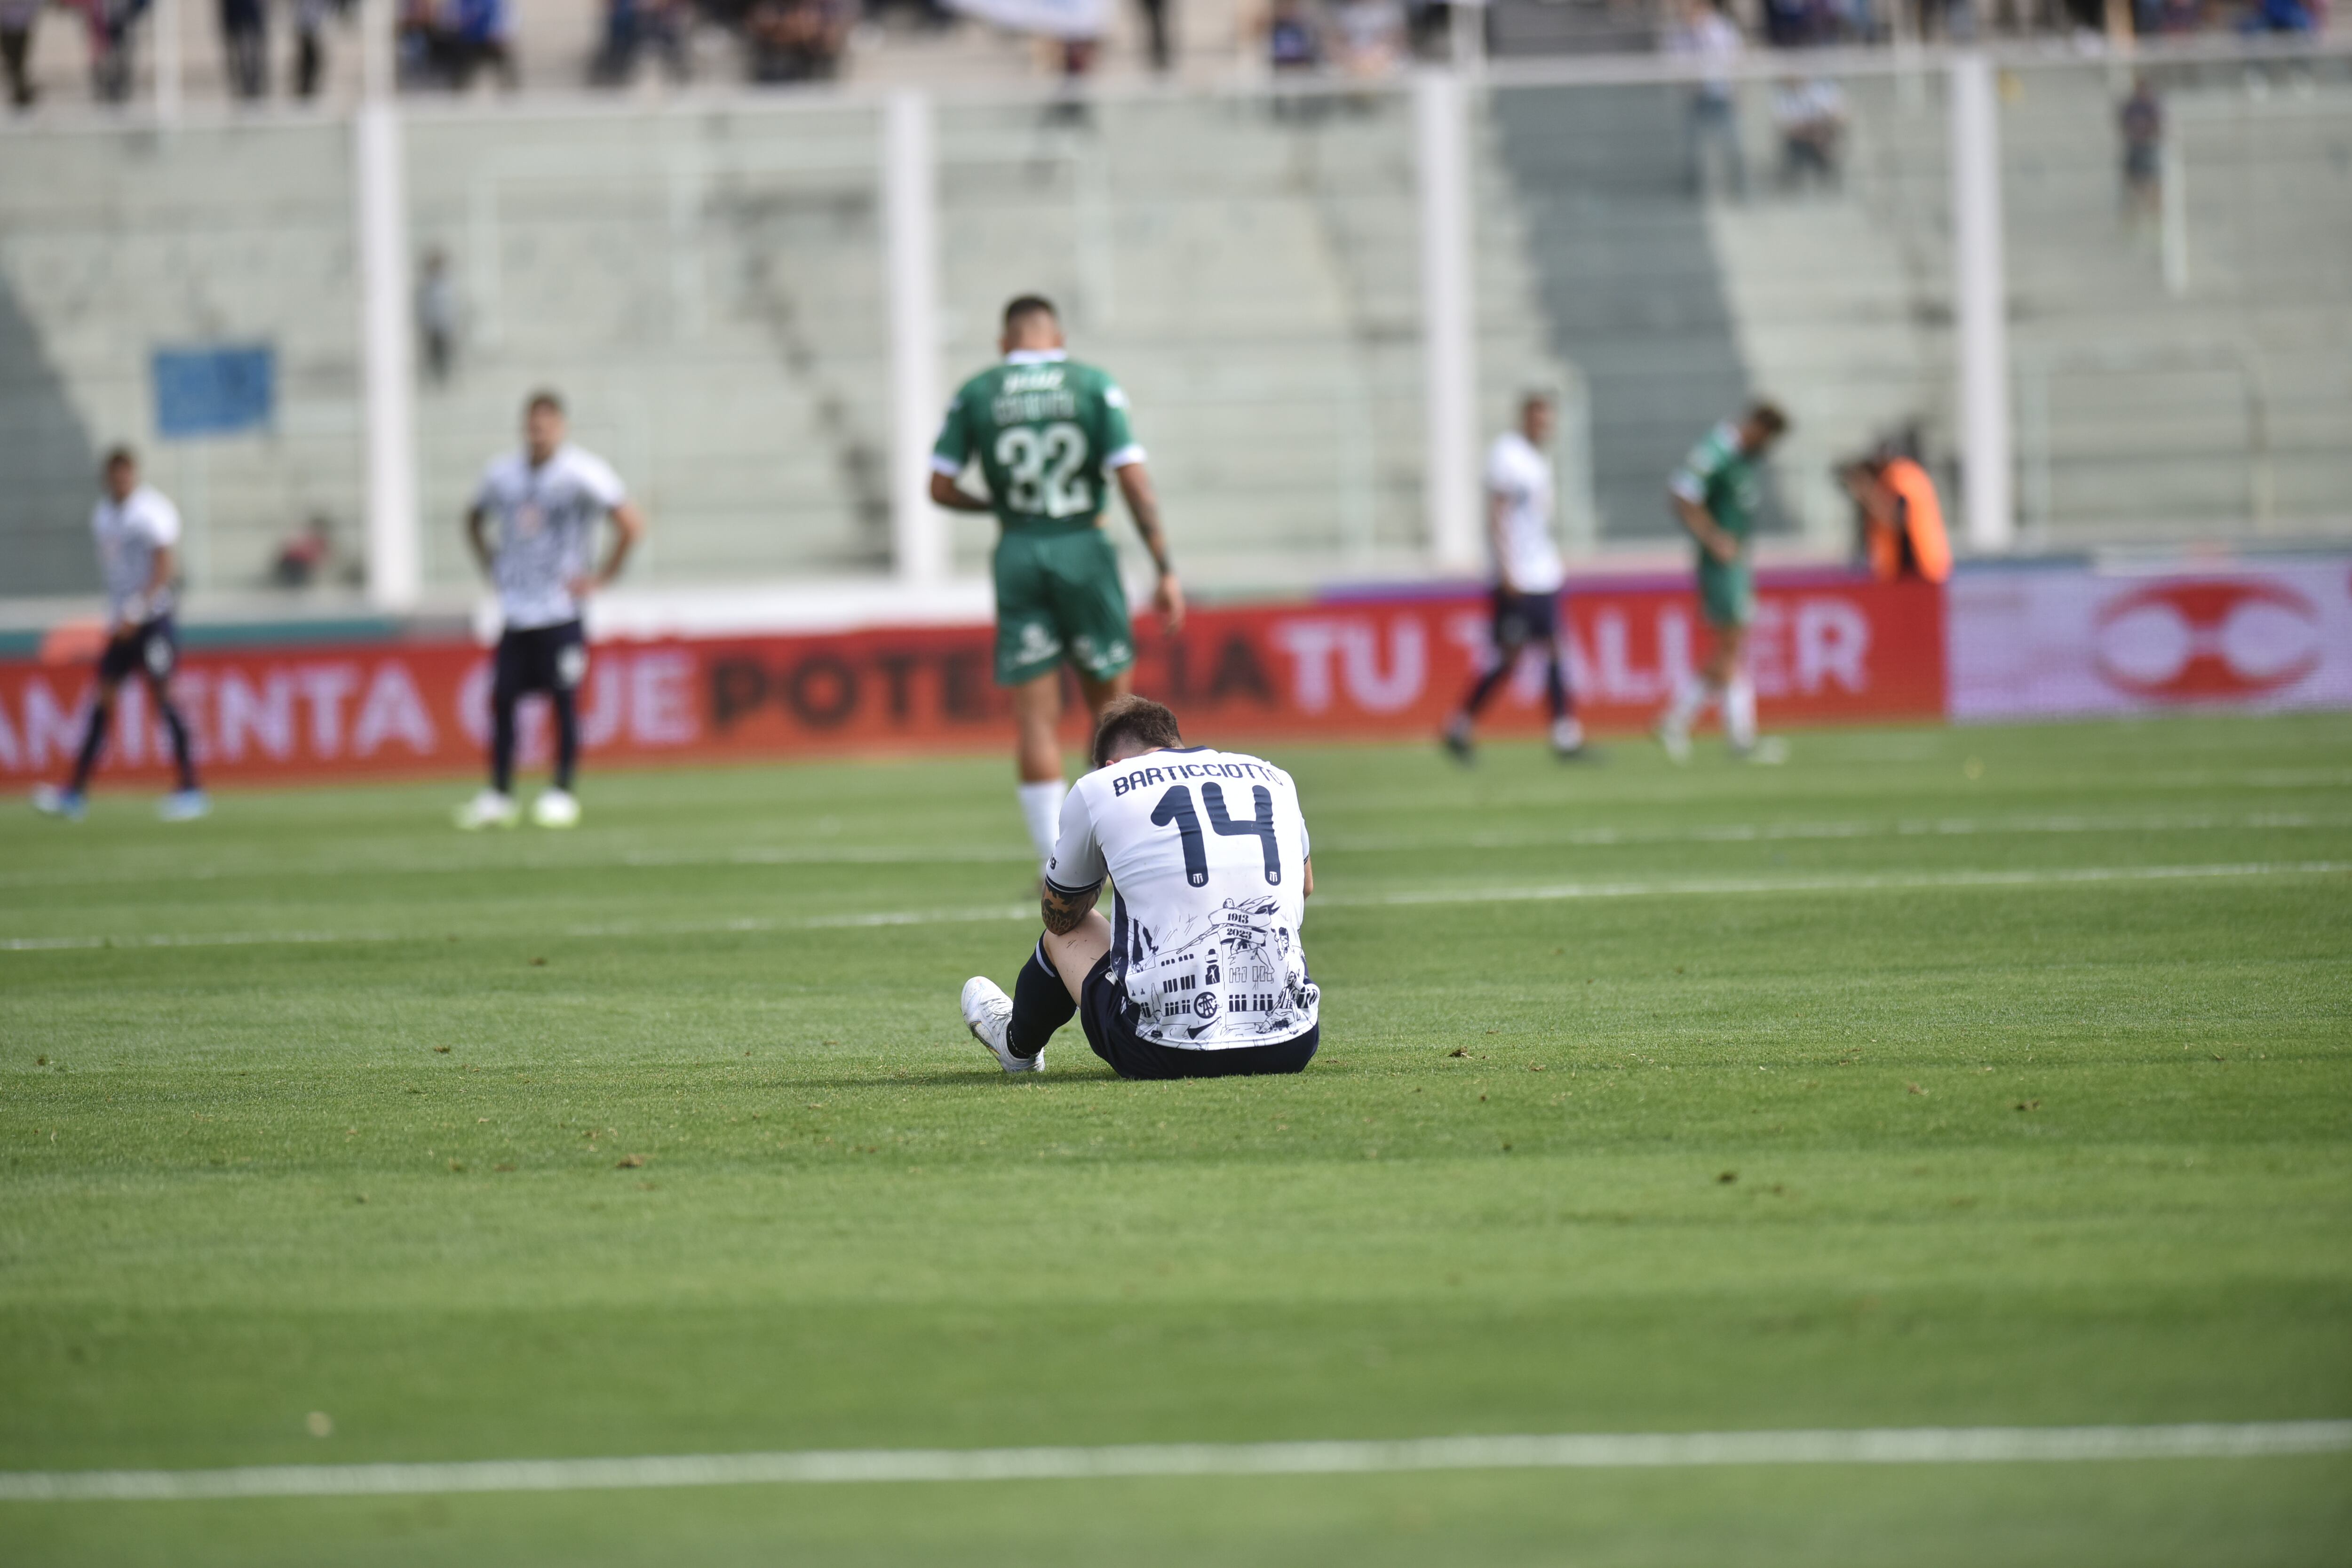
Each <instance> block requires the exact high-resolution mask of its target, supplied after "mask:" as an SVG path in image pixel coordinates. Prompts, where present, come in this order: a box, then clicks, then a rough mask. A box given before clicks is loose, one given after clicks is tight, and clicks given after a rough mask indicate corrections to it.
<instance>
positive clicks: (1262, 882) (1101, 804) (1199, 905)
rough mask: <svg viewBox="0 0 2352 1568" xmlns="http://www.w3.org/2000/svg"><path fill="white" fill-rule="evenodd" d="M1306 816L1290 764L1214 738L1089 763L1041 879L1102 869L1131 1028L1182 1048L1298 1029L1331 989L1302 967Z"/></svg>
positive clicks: (1085, 883) (1220, 1045) (1084, 882)
mask: <svg viewBox="0 0 2352 1568" xmlns="http://www.w3.org/2000/svg"><path fill="white" fill-rule="evenodd" d="M1106 874H1108V876H1109V878H1110V879H1111V881H1112V882H1113V883H1114V884H1115V885H1116V887H1117V889H1118V896H1117V898H1116V900H1114V902H1113V906H1112V915H1111V969H1110V979H1111V982H1112V984H1115V985H1117V986H1118V987H1120V988H1121V989H1122V990H1123V991H1124V992H1125V993H1126V997H1127V1005H1128V1007H1129V1008H1130V1009H1132V1012H1133V1024H1134V1028H1135V1032H1136V1033H1137V1034H1138V1035H1139V1036H1140V1037H1143V1038H1144V1039H1147V1040H1150V1041H1151V1042H1153V1043H1154V1044H1157V1045H1161V1046H1169V1047H1175V1048H1177V1049H1180V1050H1202V1051H1213V1050H1230V1049H1232V1048H1234V1047H1237V1046H1270V1045H1276V1044H1279V1043H1280V1042H1282V1041H1284V1040H1289V1039H1295V1038H1297V1037H1298V1036H1300V1035H1303V1034H1305V1033H1306V1032H1307V1030H1308V1029H1311V1028H1313V1027H1314V1026H1315V1022H1316V1016H1317V1010H1318V1006H1319V1005H1320V1003H1321V1001H1322V994H1321V993H1320V992H1319V991H1318V989H1317V988H1316V985H1315V983H1314V982H1313V981H1312V980H1311V979H1309V978H1308V977H1307V953H1306V951H1305V949H1304V948H1302V947H1301V946H1300V945H1299V941H1298V927H1299V922H1300V921H1301V920H1302V919H1303V918H1304V916H1305V914H1306V911H1307V886H1306V884H1307V821H1306V818H1304V817H1303V816H1300V815H1299V812H1298V791H1297V787H1296V786H1295V785H1293V784H1291V782H1290V775H1289V774H1288V773H1284V772H1283V771H1282V770H1281V769H1280V768H1277V767H1276V766H1275V765H1274V764H1273V763H1269V762H1266V761H1265V760H1264V759H1263V758H1259V757H1253V756H1248V755H1245V754H1244V753H1242V752H1215V751H1211V750H1210V749H1209V748H1207V747H1206V746H1192V747H1187V748H1185V749H1182V750H1177V751H1160V752H1147V753H1145V754H1144V755H1142V756H1139V757H1130V758H1129V759H1128V760H1127V761H1125V762H1122V763H1112V764H1111V765H1110V766H1108V767H1107V768H1100V769H1097V770H1096V771H1095V772H1093V773H1088V774H1087V776H1086V777H1085V778H1082V779H1080V780H1079V781H1078V782H1077V783H1076V784H1075V785H1073V786H1072V787H1071V790H1070V795H1069V798H1068V799H1067V800H1066V801H1065V802H1064V803H1063V805H1062V836H1061V838H1060V840H1059V841H1058V842H1057V843H1056V844H1055V846H1054V856H1053V858H1052V859H1050V860H1048V861H1047V862H1046V863H1045V879H1046V880H1047V881H1048V882H1050V883H1051V884H1052V885H1053V886H1054V888H1055V889H1056V890H1058V891H1060V892H1062V893H1064V894H1071V893H1082V892H1085V891H1087V890H1088V889H1092V888H1094V887H1096V886H1097V885H1099V884H1100V883H1101V881H1102V879H1103V878H1104V876H1105V875H1106Z"/></svg>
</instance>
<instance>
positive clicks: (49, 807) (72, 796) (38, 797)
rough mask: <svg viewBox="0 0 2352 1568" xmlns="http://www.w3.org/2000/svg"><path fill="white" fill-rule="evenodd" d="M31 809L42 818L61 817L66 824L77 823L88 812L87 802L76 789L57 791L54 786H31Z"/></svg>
mask: <svg viewBox="0 0 2352 1568" xmlns="http://www.w3.org/2000/svg"><path fill="white" fill-rule="evenodd" d="M33 809H34V810H35V811H37V812H39V813H40V814H41V815H42V816H62V817H64V818H65V819H66V820H67V821H68V822H79V821H80V820H81V819H82V816H83V814H84V813H86V812H88V811H89V801H88V800H87V799H85V798H84V797H83V795H82V793H81V791H79V790H78V789H59V788H58V786H57V785H55V784H35V785H34V786H33Z"/></svg>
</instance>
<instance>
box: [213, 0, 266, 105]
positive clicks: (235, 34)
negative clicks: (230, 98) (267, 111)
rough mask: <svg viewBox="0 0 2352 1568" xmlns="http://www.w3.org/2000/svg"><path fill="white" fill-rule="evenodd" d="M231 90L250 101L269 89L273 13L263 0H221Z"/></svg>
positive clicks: (223, 50) (221, 17)
mask: <svg viewBox="0 0 2352 1568" xmlns="http://www.w3.org/2000/svg"><path fill="white" fill-rule="evenodd" d="M220 28H221V52H222V54H223V55H224V56H225V57H226V60H227V63H228V85H229V89H230V90H231V91H233V92H235V93H236V95H237V97H239V98H242V99H245V100H248V101H250V100H254V99H257V98H260V97H261V96H263V95H264V94H265V93H267V92H268V90H269V14H268V12H267V11H265V10H263V9H262V5H261V0H220Z"/></svg>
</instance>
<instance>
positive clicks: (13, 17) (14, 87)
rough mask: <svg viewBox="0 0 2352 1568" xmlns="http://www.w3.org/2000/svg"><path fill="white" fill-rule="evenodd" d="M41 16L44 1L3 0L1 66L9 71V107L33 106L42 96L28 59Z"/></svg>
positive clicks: (0, 18)
mask: <svg viewBox="0 0 2352 1568" xmlns="http://www.w3.org/2000/svg"><path fill="white" fill-rule="evenodd" d="M40 19H41V0H0V65H5V67H6V68H7V72H8V107H9V108H11V109H19V110H22V109H30V108H32V107H33V100H34V99H36V98H37V97H38V96H40V95H39V94H38V93H37V91H36V90H35V89H34V87H33V76H32V71H31V70H30V68H29V67H28V63H27V62H28V61H29V60H30V59H31V58H32V53H33V26H34V24H35V23H37V22H38V21H39V20H40Z"/></svg>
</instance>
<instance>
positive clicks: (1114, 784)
mask: <svg viewBox="0 0 2352 1568" xmlns="http://www.w3.org/2000/svg"><path fill="white" fill-rule="evenodd" d="M1278 776H1279V775H1278V774H1277V773H1276V772H1275V770H1274V769H1272V768H1270V767H1268V766H1266V765H1265V763H1223V762H1219V763H1165V764H1159V763H1155V764H1154V765H1152V766H1150V767H1146V768H1139V769H1137V770H1136V771H1135V772H1133V773H1121V774H1120V775H1119V776H1118V777H1117V778H1115V779H1113V780H1111V781H1110V793H1111V795H1112V797H1113V798H1114V799H1116V798H1117V797H1118V796H1119V795H1125V794H1127V793H1128V792H1129V790H1138V789H1148V788H1150V786H1151V785H1153V784H1173V783H1175V782H1176V781H1177V780H1179V779H1265V781H1266V782H1267V783H1269V784H1271V783H1272V782H1274V780H1275V779H1276V778H1277V777H1278Z"/></svg>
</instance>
